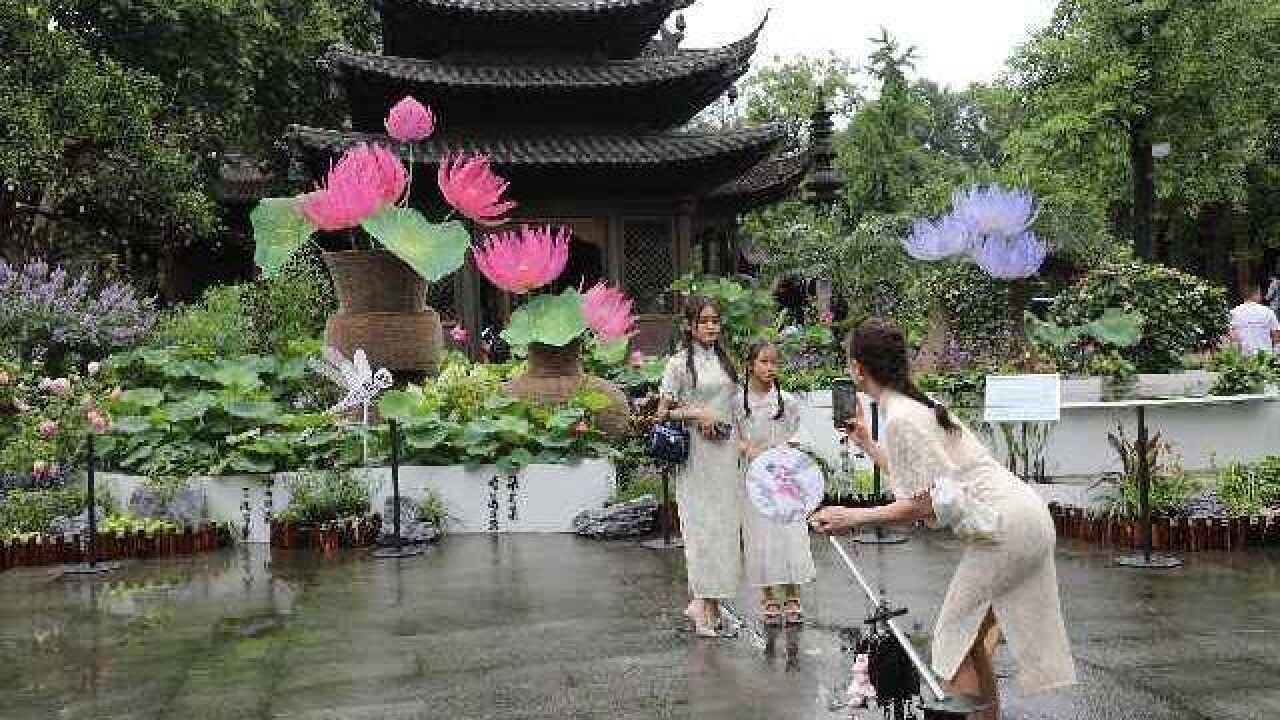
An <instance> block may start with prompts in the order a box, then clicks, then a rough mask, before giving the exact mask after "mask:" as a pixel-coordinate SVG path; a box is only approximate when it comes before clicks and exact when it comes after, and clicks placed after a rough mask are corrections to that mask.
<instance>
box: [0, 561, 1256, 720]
mask: <svg viewBox="0 0 1280 720" xmlns="http://www.w3.org/2000/svg"><path fill="white" fill-rule="evenodd" d="M814 548H815V552H816V553H817V556H818V559H819V564H820V568H821V569H820V574H821V579H820V581H819V582H818V583H817V584H816V586H815V587H813V588H811V589H810V590H808V592H807V604H808V609H809V614H810V617H811V619H812V620H813V623H812V624H811V625H810V626H809V627H807V628H805V629H804V630H801V631H799V632H797V633H784V634H781V635H779V636H777V637H775V638H773V642H772V643H769V647H764V644H765V643H764V641H765V640H766V638H762V637H760V636H759V635H757V634H755V633H752V632H748V633H744V634H743V636H742V637H740V638H738V639H736V640H727V641H712V642H707V641H700V640H696V639H694V638H693V637H691V635H690V634H689V633H688V632H687V631H686V630H685V628H684V623H682V618H681V617H680V615H679V611H680V609H681V608H683V606H684V604H685V602H686V598H685V595H684V588H683V580H682V571H681V567H680V556H679V555H678V554H662V553H656V552H653V551H649V550H645V549H643V548H640V547H636V546H634V545H632V544H630V543H596V542H592V541H586V540H579V539H576V538H573V537H564V536H522V537H515V536H509V537H501V538H488V537H479V536H467V537H464V536H455V537H451V538H449V539H448V540H447V541H446V543H445V544H444V545H443V546H441V547H439V548H437V549H435V550H433V551H432V552H431V553H430V554H428V555H427V556H424V557H421V558H416V559H410V560H402V561H375V560H372V559H369V558H368V557H367V556H366V555H364V554H353V555H349V556H345V557H342V558H339V559H336V560H329V561H325V560H321V559H318V558H315V557H314V556H301V557H288V556H281V555H280V554H279V553H277V554H276V555H275V556H274V557H271V556H269V555H268V554H267V552H266V550H265V549H258V550H256V551H253V552H248V553H246V552H242V551H238V550H237V551H227V552H224V553H220V554H216V555H209V556H204V557H201V558H196V559H193V560H187V561H182V562H146V563H134V564H132V565H130V566H129V567H127V568H125V569H124V570H122V571H120V572H117V573H115V574H114V575H112V576H109V578H108V579H106V580H103V581H97V582H94V581H85V580H66V579H58V578H57V577H56V575H55V574H54V573H53V572H52V571H49V570H22V571H10V572H8V573H4V574H3V575H0V651H3V657H4V662H0V718H5V719H6V720H27V719H28V718H30V719H32V720H35V719H37V718H38V719H40V720H45V719H47V718H61V719H63V720H76V719H84V720H88V719H90V718H92V719H94V720H109V719H116V720H120V719H124V718H130V719H133V718H137V719H144V718H145V719H147V720H160V719H165V718H173V719H175V720H203V719H206V718H208V719H215V718H216V719H219V720H222V719H233V718H289V719H298V720H303V719H306V720H321V719H335V720H336V719H344V720H346V719H353V720H354V719H361V720H364V719H367V720H375V719H376V720H398V719H401V720H408V719H410V718H414V719H419V718H420V719H427V718H431V719H448V720H454V719H458V720H461V719H464V718H467V719H469V718H488V719H492V720H507V719H512V720H514V719H516V718H520V719H528V720H532V719H535V718H537V719H543V718H545V719H546V720H551V719H553V718H555V719H562V718H575V719H583V720H586V719H593V718H600V719H601V720H604V719H606V718H608V719H610V720H615V719H617V720H624V719H629V718H635V719H637V720H639V719H641V718H644V719H650V718H699V719H701V718H717V719H719V718H723V719H725V720H728V719H730V718H733V719H735V720H742V719H746V718H770V719H772V720H778V719H783V720H787V719H791V718H796V719H800V718H804V719H813V718H818V719H826V718H837V717H847V715H842V714H841V713H840V712H838V711H833V710H831V709H830V707H829V706H830V701H831V697H832V690H833V688H834V687H835V686H836V685H837V684H838V682H839V678H840V677H841V675H842V670H843V666H844V665H845V664H846V662H847V658H846V657H845V656H844V655H842V654H841V652H840V649H839V646H838V641H837V630H838V628H840V627H843V626H851V625H856V624H857V623H858V621H859V619H860V616H861V613H862V612H863V609H864V605H863V603H862V602H861V600H860V599H859V598H858V597H857V596H855V595H854V594H853V593H852V590H851V585H850V583H849V581H848V579H847V575H846V574H845V572H844V571H843V570H842V569H841V568H840V567H839V566H837V565H836V564H835V562H834V560H835V558H833V554H832V553H831V552H830V549H829V547H827V545H826V541H825V540H823V539H822V538H815V540H814ZM859 552H860V555H859V558H858V560H859V563H860V564H861V565H862V566H863V567H864V569H865V570H866V571H867V572H868V573H869V574H870V575H872V576H875V577H881V578H883V579H884V582H885V583H886V584H887V586H888V587H889V588H890V590H891V591H892V593H893V596H894V599H895V600H897V601H899V602H902V603H905V604H907V605H909V606H910V608H911V611H912V614H911V616H910V618H909V619H908V625H911V624H913V623H914V624H917V625H919V626H921V630H920V631H921V632H922V633H923V632H925V631H927V629H928V627H929V624H930V623H931V621H932V616H933V614H934V613H935V612H936V611H937V606H938V603H939V602H940V600H941V596H942V592H943V590H944V589H945V582H946V578H947V575H948V573H949V565H950V563H951V562H952V561H953V560H954V557H955V555H956V553H957V549H956V547H955V546H953V545H952V544H951V543H949V542H947V541H945V540H943V539H942V538H940V537H933V536H918V537H916V538H914V539H913V541H912V542H911V543H909V544H908V545H905V546H896V547H889V548H884V549H883V550H876V549H871V548H862V549H860V550H859ZM1060 572H1061V576H1062V577H1061V580H1062V585H1063V591H1064V596H1065V600H1066V605H1067V615H1068V618H1069V623H1070V632H1071V636H1072V640H1073V643H1074V646H1075V649H1076V652H1077V656H1078V661H1079V667H1080V670H1081V674H1082V677H1083V680H1084V682H1083V684H1082V685H1081V686H1080V687H1078V688H1076V689H1073V690H1072V691H1069V692H1064V693H1062V694H1060V695H1055V696H1050V697H1041V698H1023V697H1019V696H1018V694H1017V690H1016V684H1015V683H1013V682H1012V681H1009V682H1008V686H1007V688H1006V689H1007V691H1008V692H1009V694H1010V701H1009V703H1008V707H1007V710H1006V717H1009V718H1033V719H1036V720H1042V719H1043V720H1049V719H1053V720H1093V719H1097V720H1102V719H1110V718H1125V719H1130V718H1132V719H1134V720H1142V719H1148V718H1150V719H1156V718H1160V719H1165V718H1168V719H1177V720H1196V719H1199V718H1205V719H1207V718H1213V719H1214V720H1235V719H1244V718H1256V719H1262V718H1276V717H1280V680H1278V679H1277V678H1280V582H1278V581H1280V554H1276V553H1251V554H1249V555H1242V556H1223V555H1219V556H1210V555H1204V556H1197V557H1195V558H1193V559H1192V560H1191V561H1190V562H1189V563H1188V566H1187V567H1185V568H1183V569H1180V570H1175V571H1171V572H1154V571H1147V572H1143V571H1134V570H1124V569H1119V568H1115V567H1113V566H1112V565H1111V563H1110V555H1109V554H1107V553H1105V552H1101V551H1098V550H1095V549H1092V548H1088V547H1084V546H1071V547H1067V548H1063V549H1061V550H1060ZM737 606H738V607H740V608H744V609H747V608H750V609H754V607H755V600H754V598H743V599H741V600H740V601H739V603H738V604H737Z"/></svg>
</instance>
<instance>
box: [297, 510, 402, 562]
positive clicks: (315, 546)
mask: <svg viewBox="0 0 1280 720" xmlns="http://www.w3.org/2000/svg"><path fill="white" fill-rule="evenodd" d="M381 529H382V517H381V516H380V515H373V516H371V517H368V518H347V519H346V520H343V521H333V522H326V523H320V524H313V523H298V522H291V521H287V520H286V521H277V520H273V521H272V522H271V547H273V548H280V549H282V550H290V549H304V550H319V551H320V552H325V553H330V552H336V551H337V550H338V548H361V547H370V546H371V545H373V544H374V543H375V542H377V540H378V533H379V532H380V531H381Z"/></svg>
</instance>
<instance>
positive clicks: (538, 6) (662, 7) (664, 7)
mask: <svg viewBox="0 0 1280 720" xmlns="http://www.w3.org/2000/svg"><path fill="white" fill-rule="evenodd" d="M400 4H401V5H407V6H410V5H411V6H417V7H420V8H424V9H433V10H443V11H453V12H460V13H475V14H488V15H608V14H609V13H613V12H617V11H620V10H622V11H634V10H649V9H652V10H657V11H665V12H671V11H673V10H677V9H679V8H681V7H685V6H687V5H690V4H692V3H691V2H689V1H688V0H400Z"/></svg>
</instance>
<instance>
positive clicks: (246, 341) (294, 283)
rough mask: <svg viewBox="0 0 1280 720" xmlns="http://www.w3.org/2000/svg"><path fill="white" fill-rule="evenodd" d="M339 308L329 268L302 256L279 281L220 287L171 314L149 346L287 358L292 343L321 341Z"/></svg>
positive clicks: (276, 279)
mask: <svg viewBox="0 0 1280 720" xmlns="http://www.w3.org/2000/svg"><path fill="white" fill-rule="evenodd" d="M335 307H336V303H335V301H334V297H333V289H332V286H331V285H330V282H329V276H328V274H327V273H326V272H325V270H324V268H323V267H321V265H320V263H319V261H318V260H314V259H310V258H307V257H303V256H299V257H298V258H296V259H294V260H293V261H291V263H290V265H289V267H287V268H286V270H285V271H284V272H282V273H280V274H279V275H278V276H276V277H274V278H271V279H265V278H264V279H260V280H258V281H256V282H253V283H246V284H241V285H215V286H213V287H210V288H209V289H207V290H205V292H204V295H203V296H201V298H200V300H199V301H197V302H195V303H192V304H189V305H181V306H178V307H175V308H173V309H171V310H169V311H168V312H167V313H165V315H164V317H163V318H162V319H161V321H160V323H159V325H158V327H157V328H156V331H155V332H154V333H153V335H152V339H151V342H150V343H149V344H150V345H151V346H153V347H170V346H172V347H181V348H195V349H200V350H204V351H216V352H218V353H220V354H223V355H243V354H247V353H253V352H261V353H274V352H283V351H285V349H286V348H287V347H288V345H289V343H291V342H294V341H297V340H311V339H315V338H318V337H320V336H321V335H322V334H323V333H324V324H325V320H326V319H327V318H328V316H329V315H330V313H331V312H332V311H333V309H334V308H335Z"/></svg>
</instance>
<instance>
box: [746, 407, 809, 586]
mask: <svg viewBox="0 0 1280 720" xmlns="http://www.w3.org/2000/svg"><path fill="white" fill-rule="evenodd" d="M747 398H748V402H749V403H750V404H751V415H749V416H748V415H747V414H746V413H745V412H744V408H743V404H742V393H741V392H739V393H738V396H737V399H736V400H735V401H734V409H735V411H736V412H737V415H738V418H737V420H738V427H739V428H741V430H742V433H743V439H744V440H747V441H748V442H751V443H752V444H754V445H756V446H757V447H758V448H759V449H761V450H767V449H769V448H772V447H777V446H779V445H785V444H786V443H788V442H795V443H796V444H798V445H800V446H801V447H804V446H807V445H810V444H811V443H810V442H809V440H808V437H807V436H806V434H805V433H804V431H803V429H802V428H801V427H800V411H801V406H800V400H799V399H798V398H796V396H794V395H792V394H791V393H783V394H782V405H783V408H784V411H783V416H782V417H781V418H775V417H774V416H775V415H777V414H778V396H777V395H776V394H774V393H772V392H770V393H765V394H760V393H756V392H748V393H747ZM745 470H746V460H743V471H744V472H745ZM743 482H745V480H743ZM742 514H743V520H742V534H743V540H744V542H743V545H744V548H745V559H746V562H745V566H746V576H747V583H748V584H750V585H751V586H752V587H772V586H776V585H800V584H803V583H809V582H813V580H814V578H816V577H817V571H816V570H815V569H814V566H813V553H812V551H811V550H810V548H809V527H808V526H807V525H806V524H805V523H804V522H803V521H801V522H794V523H786V524H783V523H778V522H774V521H773V520H770V519H768V518H766V517H763V516H761V515H760V513H758V512H756V509H755V507H754V506H752V505H751V503H750V502H744V503H743V512H742Z"/></svg>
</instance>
